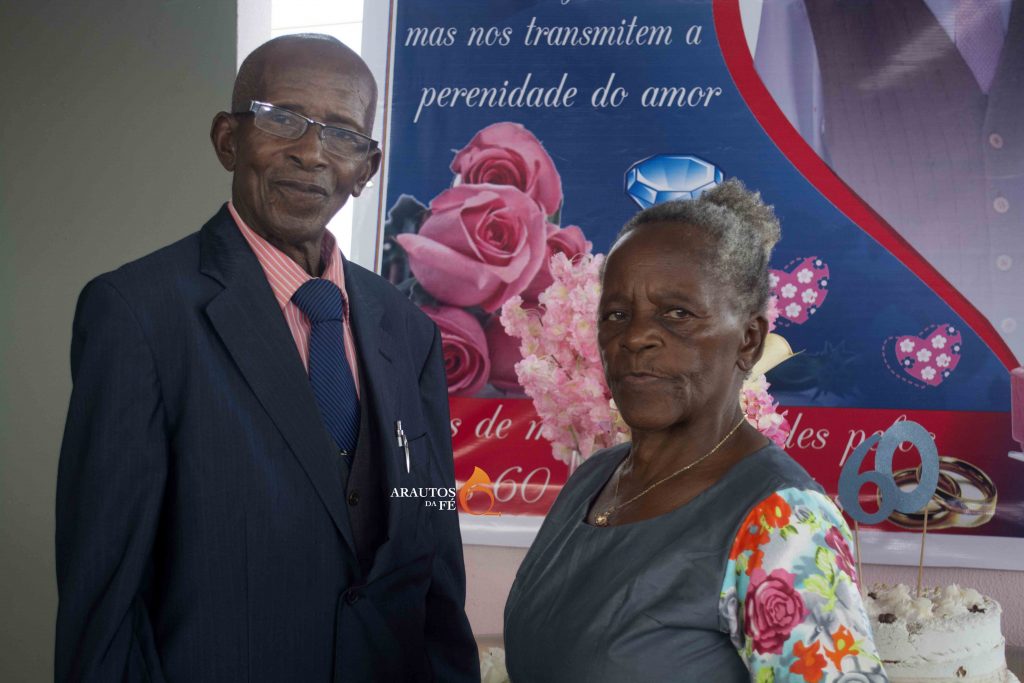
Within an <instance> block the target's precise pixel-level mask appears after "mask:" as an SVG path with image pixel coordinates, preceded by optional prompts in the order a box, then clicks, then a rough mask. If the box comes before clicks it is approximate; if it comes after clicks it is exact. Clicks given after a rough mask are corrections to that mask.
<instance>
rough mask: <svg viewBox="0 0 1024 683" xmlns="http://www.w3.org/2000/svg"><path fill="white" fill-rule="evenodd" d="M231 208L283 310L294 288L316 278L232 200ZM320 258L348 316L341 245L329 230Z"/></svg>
mask: <svg viewBox="0 0 1024 683" xmlns="http://www.w3.org/2000/svg"><path fill="white" fill-rule="evenodd" d="M228 211H229V212H230V213H231V217H232V218H234V219H235V225H237V226H238V230H239V231H240V232H241V233H242V237H244V238H245V241H246V242H247V243H248V244H249V248H250V249H252V251H253V253H254V254H255V255H256V258H257V259H258V260H259V262H260V266H261V267H262V268H263V273H264V275H266V277H267V281H268V282H269V283H270V288H271V289H272V290H273V292H274V298H276V299H277V303H278V305H279V306H280V307H281V309H282V310H284V308H285V306H287V305H288V304H289V303H290V302H291V300H292V296H293V295H294V294H295V291H296V290H297V289H298V288H299V287H301V286H302V285H304V284H305V283H306V282H308V281H310V280H312V279H314V278H313V276H312V275H310V274H309V273H307V272H306V271H305V270H303V269H302V267H301V266H299V264H297V263H296V262H295V261H293V260H291V258H289V257H288V256H287V255H286V254H285V253H284V252H283V251H281V250H280V249H278V248H277V247H275V246H274V245H273V244H271V243H270V242H268V241H267V240H265V239H264V238H263V237H261V236H260V235H258V234H257V233H256V231H255V230H253V229H252V228H250V227H249V226H248V225H246V223H245V221H244V220H242V217H241V216H239V215H238V212H237V211H236V210H235V206H234V204H233V203H232V202H228ZM320 258H321V259H322V260H323V262H324V272H323V275H321V276H320V277H321V278H322V279H324V280H330V281H331V282H333V283H334V284H335V285H337V287H338V289H340V290H341V296H342V299H343V300H344V302H345V317H346V318H348V293H347V292H346V291H345V272H344V259H343V258H342V257H341V250H340V249H338V243H337V240H335V239H334V235H332V234H331V231H330V230H324V239H323V246H322V251H321V254H320Z"/></svg>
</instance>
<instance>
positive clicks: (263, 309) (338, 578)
mask: <svg viewBox="0 0 1024 683" xmlns="http://www.w3.org/2000/svg"><path fill="white" fill-rule="evenodd" d="M231 105H232V109H231V112H230V113H227V112H221V113H219V114H217V116H216V117H215V118H214V121H213V129H212V131H211V139H212V141H213V147H214V150H215V152H216V154H217V158H218V159H219V160H220V162H221V164H222V165H223V166H224V168H225V169H227V170H228V171H230V172H232V173H233V182H232V192H231V202H230V203H228V204H227V205H226V206H224V207H223V208H222V209H221V210H220V211H219V212H218V213H217V214H216V215H215V216H214V217H213V218H212V219H210V221H209V222H207V223H206V225H204V226H203V227H202V229H201V230H199V232H197V233H194V234H192V235H190V236H188V237H186V238H184V239H183V240H181V241H179V242H177V243H175V244H172V245H170V246H168V247H166V248H164V249H161V250H159V251H157V252H155V253H153V254H150V255H149V256H146V257H144V258H142V259H140V260H138V261H135V262H132V263H129V264H127V265H125V266H123V267H121V268H119V269H118V270H116V271H113V272H111V273H107V274H105V275H101V276H99V277H98V278H96V279H95V280H93V281H92V282H90V283H89V284H88V285H87V286H86V288H85V289H84V291H83V292H82V295H81V297H80V299H79V302H78V308H77V311H76V314H75V322H74V336H73V341H72V348H71V365H72V375H73V379H74V390H73V393H72V396H71V405H70V409H69V412H68V420H67V426H66V430H65V434H64V443H63V447H62V450H61V459H60V471H59V479H58V486H57V579H58V587H59V593H60V608H59V614H58V618H57V649H56V678H57V680H60V681H64V680H90V681H115V680H116V681H122V680H123V681H164V680H167V681H189V682H192V683H195V682H200V681H218V682H221V681H243V680H244V681H304V682H305V681H434V680H437V681H462V680H478V678H479V670H478V663H477V656H476V648H475V646H474V644H473V639H472V634H471V632H470V629H469V624H468V621H467V619H466V615H465V611H464V606H463V603H464V599H465V570H464V567H463V561H462V546H461V540H460V537H459V528H458V519H457V516H456V513H455V511H454V510H453V509H452V506H451V505H450V503H451V501H450V500H446V501H438V502H437V504H436V505H435V506H433V507H426V506H425V504H424V503H425V501H423V500H422V499H414V498H391V497H390V496H388V494H387V492H388V491H391V490H392V489H395V488H414V487H415V488H441V489H445V490H447V489H450V487H452V486H453V484H454V473H453V463H452V454H451V442H450V438H449V431H448V430H449V426H448V423H449V419H448V404H447V391H446V387H445V375H444V368H443V363H442V355H441V342H440V337H439V335H438V333H437V330H436V329H435V327H434V326H433V324H432V323H431V322H430V321H429V320H428V319H427V318H426V317H425V316H424V315H422V314H421V313H420V312H419V311H418V310H417V309H416V307H415V306H413V305H412V304H410V303H409V302H408V301H407V300H405V299H404V298H403V297H402V296H401V295H400V294H399V293H398V292H397V291H396V290H395V289H393V288H392V287H391V286H390V285H389V284H387V283H386V282H385V281H383V280H382V279H380V278H379V277H377V276H376V275H374V274H372V273H370V272H369V271H366V270H364V269H362V268H360V267H359V266H357V265H355V264H353V263H350V262H348V261H346V260H344V258H343V257H342V255H341V253H340V252H339V250H338V247H337V246H336V244H335V242H334V240H333V238H332V237H331V235H330V233H328V232H327V231H326V229H325V226H326V224H327V222H328V220H330V218H331V217H332V216H333V215H334V214H335V213H336V212H337V211H338V209H340V208H341V206H342V205H343V204H344V203H345V202H346V201H347V200H348V198H349V197H350V196H358V195H359V193H360V192H361V191H362V190H363V188H364V187H365V186H366V184H367V183H368V182H369V180H370V178H371V177H372V176H373V175H374V174H375V173H376V172H377V168H378V166H379V164H380V157H381V153H380V151H379V149H378V148H377V143H376V142H374V141H373V140H371V139H370V138H369V137H368V136H369V134H370V132H371V129H372V125H373V116H374V110H375V107H376V86H375V84H374V81H373V78H372V76H371V75H370V72H369V70H368V69H367V67H366V65H365V64H364V63H363V61H362V60H361V59H360V58H359V57H358V56H357V55H356V54H355V53H354V52H352V51H351V50H349V49H348V48H347V47H345V46H344V45H342V44H341V43H339V42H337V41H335V40H334V39H332V38H327V37H324V36H293V37H284V38H278V39H275V40H272V41H270V42H269V43H266V44H265V45H263V46H261V47H260V48H258V49H257V50H256V51H255V52H253V53H252V54H251V55H250V56H249V57H248V58H247V59H246V60H245V62H244V63H243V65H242V68H241V70H240V71H239V74H238V78H237V80H236V82H235V88H234V93H233V96H232V102H231ZM440 493H444V492H440ZM446 503H447V504H446Z"/></svg>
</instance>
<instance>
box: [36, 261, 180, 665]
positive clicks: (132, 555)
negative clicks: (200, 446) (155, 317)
mask: <svg viewBox="0 0 1024 683" xmlns="http://www.w3.org/2000/svg"><path fill="white" fill-rule="evenodd" d="M71 375H72V382H73V389H72V394H71V403H70V406H69V409H68V418H67V424H66V426H65V430H64V441H63V444H62V446H61V454H60V465H59V469H58V477H57V510H56V521H57V535H56V551H57V589H58V594H59V599H60V602H59V607H58V614H57V639H56V652H55V667H54V676H55V680H57V681H78V680H90V681H92V680H97V681H100V680H102V681H115V680H116V681H162V680H163V676H162V675H161V673H160V670H159V660H158V657H157V654H156V649H155V647H154V640H153V636H152V628H151V625H150V623H149V619H148V616H147V610H146V606H145V603H144V599H143V597H142V587H143V585H144V582H145V580H146V577H147V574H148V572H149V568H150V557H151V554H152V550H153V543H154V538H155V536H156V530H157V525H158V522H159V516H160V507H161V499H162V495H163V490H164V484H165V481H166V478H167V456H168V444H167V434H166V427H165V419H166V418H165V413H164V407H163V402H162V400H161V396H160V385H159V379H158V377H157V370H156V365H155V362H154V358H153V354H152V351H151V349H150V346H149V344H148V343H147V341H146V339H145V338H144V335H143V331H142V328H141V327H140V325H139V322H138V320H137V319H136V317H135V315H134V314H133V312H132V310H131V308H130V307H129V305H128V303H127V301H126V300H125V298H124V297H123V296H122V295H121V293H120V292H119V291H118V290H117V289H116V288H115V286H114V285H113V284H112V283H111V282H110V280H109V279H107V278H105V277H104V276H101V277H100V278H97V279H96V280H93V281H92V282H91V283H89V284H88V285H87V286H86V287H85V289H84V290H83V291H82V294H81V296H80V297H79V300H78V307H77V309H76V312H75V322H74V327H73V334H72V343H71Z"/></svg>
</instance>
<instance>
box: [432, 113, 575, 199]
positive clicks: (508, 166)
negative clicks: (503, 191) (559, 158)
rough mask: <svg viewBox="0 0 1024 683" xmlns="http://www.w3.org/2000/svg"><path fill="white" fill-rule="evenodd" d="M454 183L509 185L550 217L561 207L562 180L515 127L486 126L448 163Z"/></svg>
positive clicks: (537, 144)
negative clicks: (453, 174) (454, 176)
mask: <svg viewBox="0 0 1024 683" xmlns="http://www.w3.org/2000/svg"><path fill="white" fill-rule="evenodd" d="M451 168H452V172H453V173H455V174H457V175H458V178H457V179H456V184H458V183H470V184H479V183H490V184H492V185H511V186H512V187H517V188H519V189H520V190H522V191H523V192H525V193H526V194H528V195H529V196H530V198H531V199H533V201H535V202H537V204H538V205H539V206H540V207H541V208H542V209H544V214H545V216H553V215H554V214H555V213H556V212H557V211H558V207H559V206H561V204H562V179H561V178H560V177H559V176H558V171H557V170H555V164H554V162H552V161H551V157H550V156H548V153H547V152H545V151H544V147H543V146H542V145H541V144H540V140H538V139H537V138H536V137H534V135H533V133H531V132H530V131H528V130H526V128H523V126H522V125H521V124H518V123H510V122H507V121H506V122H503V123H495V124H493V125H490V126H487V127H486V128H484V129H483V130H481V131H480V132H479V133H477V134H476V135H475V136H473V139H472V140H470V141H469V144H468V145H466V146H465V147H463V148H462V149H460V150H459V151H458V152H457V153H456V154H455V158H454V159H452V166H451Z"/></svg>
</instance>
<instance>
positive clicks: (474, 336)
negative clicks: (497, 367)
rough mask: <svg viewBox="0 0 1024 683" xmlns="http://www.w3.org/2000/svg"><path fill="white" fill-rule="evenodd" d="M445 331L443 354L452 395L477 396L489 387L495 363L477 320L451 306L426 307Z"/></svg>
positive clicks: (449, 390) (449, 389)
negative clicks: (488, 383)
mask: <svg viewBox="0 0 1024 683" xmlns="http://www.w3.org/2000/svg"><path fill="white" fill-rule="evenodd" d="M422 309H423V312H424V313H426V314H427V315H429V316H430V318H431V320H433V321H434V322H435V323H437V327H438V328H439V329H440V330H441V351H442V353H443V355H444V372H445V376H446V377H447V379H448V393H449V394H475V393H476V392H478V391H480V390H481V389H483V387H484V385H485V384H487V378H488V377H489V376H490V374H491V361H490V358H489V357H488V353H487V339H486V338H485V337H484V330H483V328H482V327H480V323H479V322H477V319H476V318H474V317H473V316H471V315H470V314H469V313H466V312H465V311H463V310H461V309H458V308H452V307H451V306H423V307H422Z"/></svg>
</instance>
